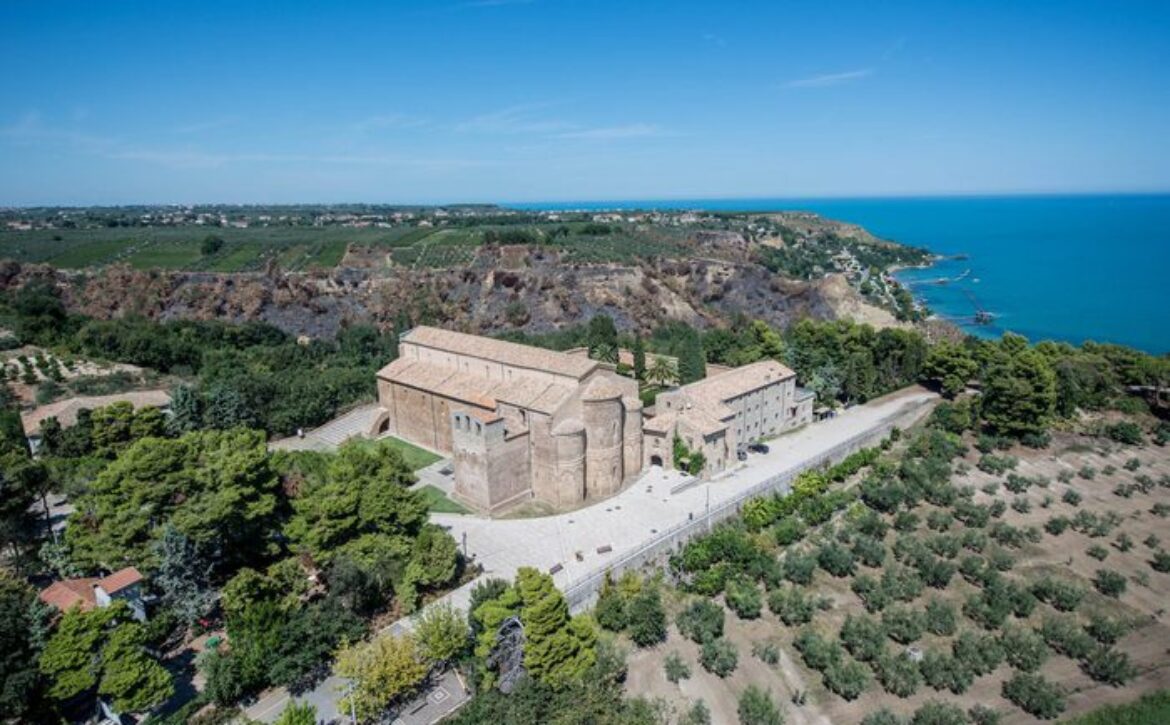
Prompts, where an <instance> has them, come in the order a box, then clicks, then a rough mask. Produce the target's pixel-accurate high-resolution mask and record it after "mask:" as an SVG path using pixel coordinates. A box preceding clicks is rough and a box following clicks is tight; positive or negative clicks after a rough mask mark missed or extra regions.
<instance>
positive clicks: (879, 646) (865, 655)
mask: <svg viewBox="0 0 1170 725" xmlns="http://www.w3.org/2000/svg"><path fill="white" fill-rule="evenodd" d="M840 639H841V644H842V645H844V646H845V649H847V650H849V653H850V654H851V655H853V656H854V657H856V658H857V659H859V660H861V661H862V662H872V661H874V660H876V659H877V658H878V657H881V656H882V654H883V653H884V652H885V649H886V631H885V629H884V627H883V626H882V623H880V622H879V621H878V620H877V619H874V618H873V617H869V616H866V615H859V616H856V617H855V616H853V615H852V614H850V615H848V616H846V617H845V623H844V624H843V625H842V626H841V634H840Z"/></svg>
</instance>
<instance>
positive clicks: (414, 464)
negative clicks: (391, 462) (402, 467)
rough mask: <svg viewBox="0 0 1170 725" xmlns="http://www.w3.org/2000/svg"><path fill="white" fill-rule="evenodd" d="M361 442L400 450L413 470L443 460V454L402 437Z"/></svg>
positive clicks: (403, 458)
mask: <svg viewBox="0 0 1170 725" xmlns="http://www.w3.org/2000/svg"><path fill="white" fill-rule="evenodd" d="M360 444H361V445H371V446H385V447H387V448H392V449H394V450H396V451H398V453H399V454H401V455H402V460H404V461H406V465H407V467H408V468H410V470H412V471H417V470H419V469H420V468H426V467H427V466H429V465H431V464H432V463H435V462H436V461H439V460H442V458H441V456H437V455H435V454H434V453H431V452H430V451H428V450H424V449H422V448H419V447H418V446H416V445H414V444H413V443H407V442H406V441H404V440H402V439H401V438H393V437H387V438H379V439H378V440H376V441H362V442H361V443H360Z"/></svg>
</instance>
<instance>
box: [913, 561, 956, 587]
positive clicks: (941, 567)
mask: <svg viewBox="0 0 1170 725" xmlns="http://www.w3.org/2000/svg"><path fill="white" fill-rule="evenodd" d="M956 568H957V567H956V566H955V565H954V564H952V563H950V562H948V561H944V560H943V559H940V558H938V557H937V556H924V557H922V558H921V559H919V560H918V563H917V569H918V574H919V576H921V577H922V581H923V582H924V583H925V584H926V585H927V586H929V587H933V588H934V589H946V588H947V585H948V584H950V583H951V577H953V576H954V575H955V570H956Z"/></svg>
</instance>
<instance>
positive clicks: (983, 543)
mask: <svg viewBox="0 0 1170 725" xmlns="http://www.w3.org/2000/svg"><path fill="white" fill-rule="evenodd" d="M959 541H961V542H962V544H963V548H964V549H967V550H969V551H974V552H981V551H983V550H984V549H986V548H987V534H985V533H983V532H982V531H975V530H974V529H967V530H966V531H964V532H963V535H962V536H960V537H959Z"/></svg>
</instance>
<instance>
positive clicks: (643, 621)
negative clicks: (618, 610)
mask: <svg viewBox="0 0 1170 725" xmlns="http://www.w3.org/2000/svg"><path fill="white" fill-rule="evenodd" d="M626 619H627V620H628V621H627V625H626V629H627V631H628V632H629V635H630V639H632V640H633V641H634V644H636V645H638V646H639V647H650V646H652V645H656V644H658V643H659V642H662V641H664V640H665V639H666V610H664V609H663V608H662V598H661V596H660V595H659V593H658V588H657V587H646V588H645V589H643V590H642V591H641V592H640V593H638V594H637V595H635V596H634V598H633V599H631V600H630V603H629V604H628V605H627V606H626Z"/></svg>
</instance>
